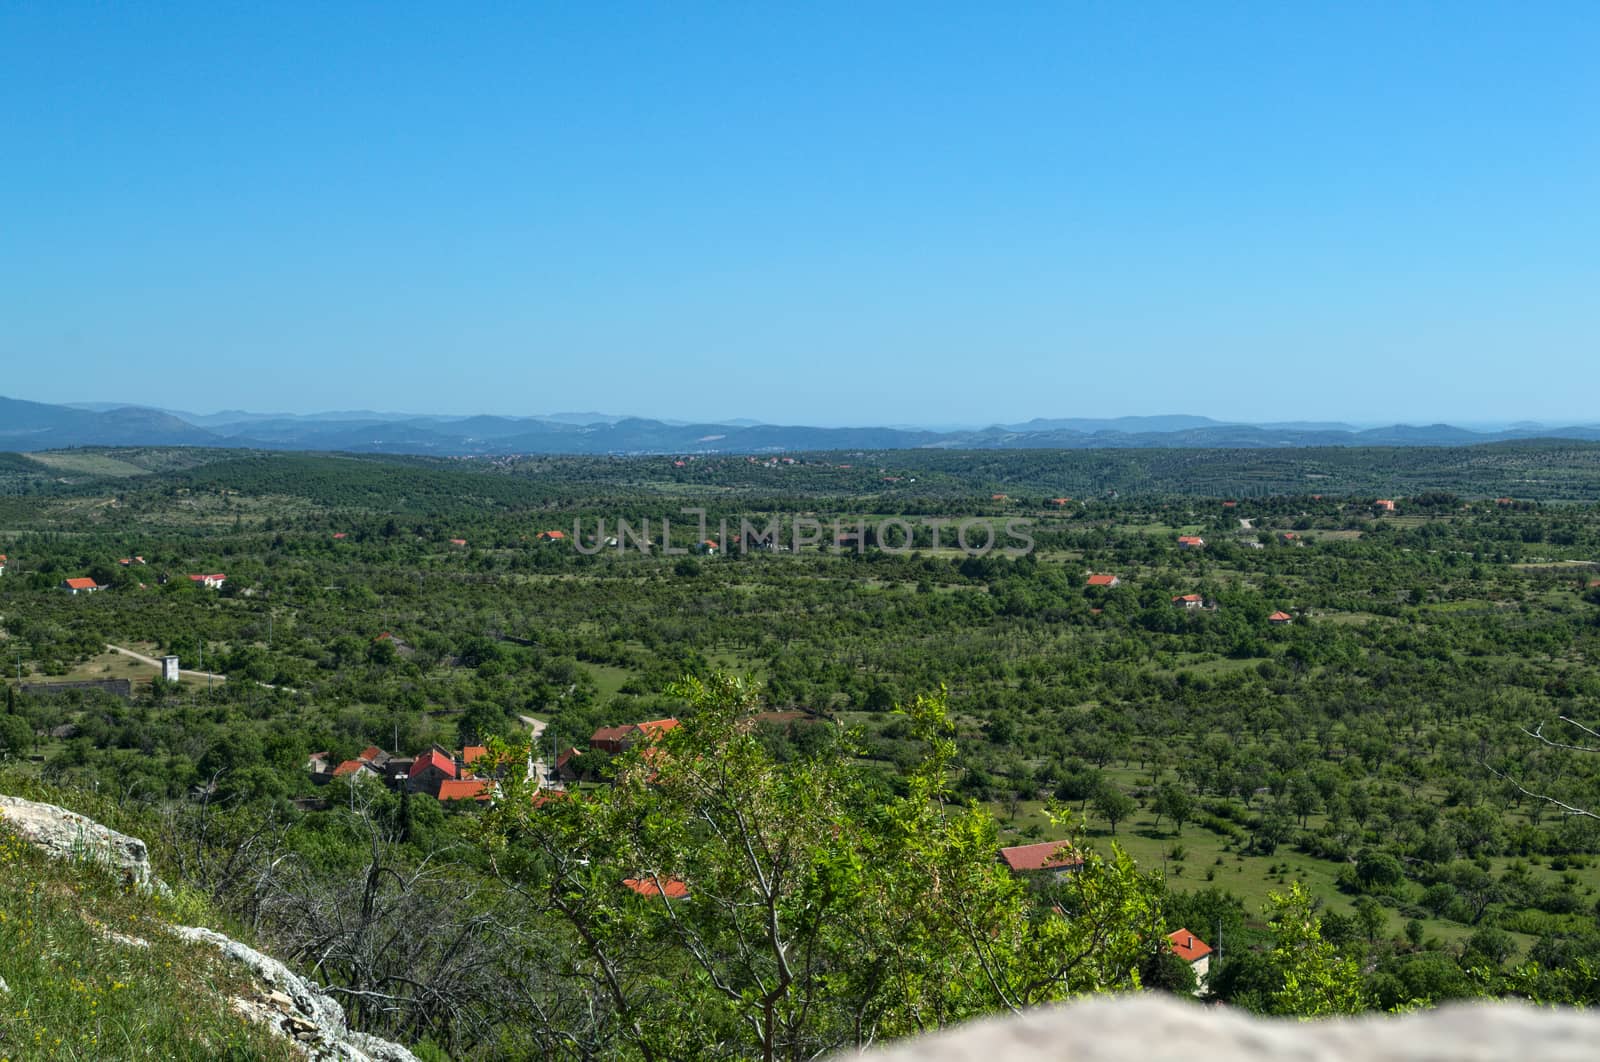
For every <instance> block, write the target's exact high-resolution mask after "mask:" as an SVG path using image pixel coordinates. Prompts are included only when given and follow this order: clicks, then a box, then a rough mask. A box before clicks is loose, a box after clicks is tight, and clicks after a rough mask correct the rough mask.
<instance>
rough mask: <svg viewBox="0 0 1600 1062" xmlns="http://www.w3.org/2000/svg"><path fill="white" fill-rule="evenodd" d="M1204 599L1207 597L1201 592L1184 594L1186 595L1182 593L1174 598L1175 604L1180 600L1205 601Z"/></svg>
mask: <svg viewBox="0 0 1600 1062" xmlns="http://www.w3.org/2000/svg"><path fill="white" fill-rule="evenodd" d="M1204 600H1205V598H1203V597H1201V596H1200V595H1199V594H1184V595H1182V596H1180V597H1175V598H1173V599H1172V601H1173V603H1174V604H1176V603H1177V602H1179V601H1204Z"/></svg>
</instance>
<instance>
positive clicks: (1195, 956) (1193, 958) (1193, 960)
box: [1167, 929, 1211, 989]
mask: <svg viewBox="0 0 1600 1062" xmlns="http://www.w3.org/2000/svg"><path fill="white" fill-rule="evenodd" d="M1167 939H1168V940H1170V941H1171V942H1172V950H1173V952H1174V953H1176V954H1177V956H1178V958H1180V959H1182V960H1183V961H1184V962H1186V963H1188V964H1189V969H1191V970H1193V971H1194V983H1195V987H1196V989H1199V988H1200V987H1201V986H1203V985H1204V984H1205V982H1206V973H1207V971H1209V970H1210V969H1211V945H1209V944H1207V943H1206V942H1205V941H1203V940H1201V939H1200V938H1199V937H1197V936H1195V935H1194V934H1193V933H1191V932H1189V931H1188V930H1187V929H1180V930H1178V931H1177V932H1176V933H1168V934H1167Z"/></svg>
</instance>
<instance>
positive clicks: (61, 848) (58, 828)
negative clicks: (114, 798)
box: [0, 796, 166, 892]
mask: <svg viewBox="0 0 1600 1062" xmlns="http://www.w3.org/2000/svg"><path fill="white" fill-rule="evenodd" d="M0 822H4V823H5V824H6V825H7V826H9V827H10V828H11V829H13V830H15V831H16V832H17V835H18V836H20V837H21V838H22V839H23V840H25V841H28V842H30V843H32V844H34V845H37V846H38V847H39V848H41V849H43V850H44V851H45V852H47V853H49V854H50V855H51V856H54V857H55V858H57V859H81V860H89V861H93V862H96V863H101V864H104V865H105V866H107V867H110V868H111V869H112V870H113V871H115V872H116V873H117V874H119V875H121V876H122V878H123V880H125V881H127V882H128V883H129V884H132V885H136V886H138V887H139V888H142V889H154V890H156V891H157V892H165V891H166V886H165V885H163V884H162V883H161V880H160V879H159V878H157V877H156V876H155V874H154V873H153V872H152V871H151V869H150V853H149V852H148V851H147V850H146V849H145V844H144V842H143V841H141V840H139V838H137V837H129V836H128V835H127V834H125V833H118V832H117V831H116V830H113V829H110V828H108V827H106V826H102V825H100V824H99V823H98V822H96V821H94V820H93V819H91V818H87V817H85V816H83V815H79V814H78V813H77V812H75V811H68V810H66V809H65V808H58V807H56V806H55V805H54V804H41V803H39V802H38V801H36V800H24V799H22V798H21V797H14V796H0Z"/></svg>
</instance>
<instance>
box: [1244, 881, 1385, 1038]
mask: <svg viewBox="0 0 1600 1062" xmlns="http://www.w3.org/2000/svg"><path fill="white" fill-rule="evenodd" d="M1267 895H1268V899H1269V901H1270V902H1269V904H1268V909H1267V924H1268V926H1269V927H1270V928H1271V930H1272V939H1273V943H1272V953H1271V965H1272V969H1273V972H1274V974H1275V975H1276V978H1277V980H1278V986H1277V988H1276V989H1275V990H1274V991H1273V992H1272V993H1271V995H1270V996H1269V997H1268V999H1267V1008H1266V1009H1267V1012H1268V1013H1270V1014H1283V1015H1295V1016H1298V1017H1302V1018H1321V1017H1327V1016H1330V1015H1335V1014H1355V1013H1357V1012H1359V1011H1360V1010H1361V1008H1362V992H1361V969H1360V967H1358V966H1357V965H1356V964H1355V963H1354V962H1352V961H1351V960H1349V959H1345V958H1341V957H1340V956H1339V954H1338V953H1337V952H1336V951H1335V950H1334V948H1333V945H1331V944H1329V943H1328V942H1326V941H1324V940H1323V939H1322V933H1321V927H1320V926H1319V925H1318V923H1317V918H1316V915H1315V914H1313V913H1312V909H1311V895H1310V893H1308V892H1306V889H1305V886H1303V885H1301V884H1300V883H1299V882H1298V881H1297V882H1294V883H1293V884H1292V885H1290V886H1289V891H1288V892H1286V893H1280V892H1272V893H1268V894H1267Z"/></svg>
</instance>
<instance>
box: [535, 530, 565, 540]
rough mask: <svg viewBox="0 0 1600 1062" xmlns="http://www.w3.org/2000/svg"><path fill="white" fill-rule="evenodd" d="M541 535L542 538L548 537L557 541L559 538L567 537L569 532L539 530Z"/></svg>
mask: <svg viewBox="0 0 1600 1062" xmlns="http://www.w3.org/2000/svg"><path fill="white" fill-rule="evenodd" d="M539 537H540V538H547V539H550V540H552V541H556V540H559V539H563V538H566V537H567V533H566V532H565V531H540V532H539Z"/></svg>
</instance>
